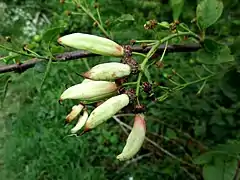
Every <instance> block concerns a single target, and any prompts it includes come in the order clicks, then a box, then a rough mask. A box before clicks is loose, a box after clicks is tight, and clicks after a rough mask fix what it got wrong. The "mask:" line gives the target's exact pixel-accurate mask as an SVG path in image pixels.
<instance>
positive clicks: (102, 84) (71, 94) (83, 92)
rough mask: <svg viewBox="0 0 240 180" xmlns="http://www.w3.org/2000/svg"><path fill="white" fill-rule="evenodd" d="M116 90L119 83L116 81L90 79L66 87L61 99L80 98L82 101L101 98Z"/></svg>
mask: <svg viewBox="0 0 240 180" xmlns="http://www.w3.org/2000/svg"><path fill="white" fill-rule="evenodd" d="M116 90H117V85H116V84H115V83H114V82H108V81H89V82H85V83H81V84H77V85H74V86H71V87H70V88H68V89H66V90H65V91H64V92H63V93H62V95H61V96H60V101H62V100H65V99H79V100H82V101H87V100H90V99H94V100H97V99H99V100H101V99H103V98H104V97H105V96H107V97H108V96H109V94H111V93H113V92H115V91H116Z"/></svg>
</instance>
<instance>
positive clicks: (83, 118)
mask: <svg viewBox="0 0 240 180" xmlns="http://www.w3.org/2000/svg"><path fill="white" fill-rule="evenodd" d="M87 119H88V112H87V111H86V110H85V111H84V112H83V115H82V116H80V118H79V119H78V122H77V124H76V125H75V126H74V127H73V128H72V129H71V133H73V134H74V133H76V132H78V131H79V130H80V129H81V128H82V127H83V126H84V125H85V123H86V121H87Z"/></svg>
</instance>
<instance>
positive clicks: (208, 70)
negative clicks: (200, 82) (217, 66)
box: [202, 64, 214, 74]
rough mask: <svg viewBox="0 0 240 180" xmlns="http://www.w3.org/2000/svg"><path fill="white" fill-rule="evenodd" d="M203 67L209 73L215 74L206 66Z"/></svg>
mask: <svg viewBox="0 0 240 180" xmlns="http://www.w3.org/2000/svg"><path fill="white" fill-rule="evenodd" d="M202 67H203V68H204V69H205V70H206V71H207V72H209V73H211V74H214V72H212V71H211V70H210V69H209V68H208V67H207V66H206V65H205V64H202Z"/></svg>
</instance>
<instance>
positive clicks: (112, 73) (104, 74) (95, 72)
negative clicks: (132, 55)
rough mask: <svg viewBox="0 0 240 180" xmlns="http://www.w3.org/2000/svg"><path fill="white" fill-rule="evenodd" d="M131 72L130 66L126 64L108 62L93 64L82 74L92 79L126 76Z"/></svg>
mask: <svg viewBox="0 0 240 180" xmlns="http://www.w3.org/2000/svg"><path fill="white" fill-rule="evenodd" d="M130 73H131V67H130V66H129V65H127V64H123V63H118V62H110V63H103V64H98V65H96V66H94V67H93V68H92V69H90V70H89V71H87V72H85V73H84V74H83V76H84V77H85V78H88V79H92V80H105V81H108V80H115V79H118V78H121V77H125V76H128V75H129V74H130Z"/></svg>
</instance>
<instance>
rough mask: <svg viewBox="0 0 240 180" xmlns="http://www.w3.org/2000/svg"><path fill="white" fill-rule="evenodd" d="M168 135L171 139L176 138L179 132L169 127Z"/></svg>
mask: <svg viewBox="0 0 240 180" xmlns="http://www.w3.org/2000/svg"><path fill="white" fill-rule="evenodd" d="M166 136H167V137H168V138H169V139H175V138H176V137H177V134H176V133H175V131H173V130H172V129H169V128H167V131H166Z"/></svg>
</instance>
